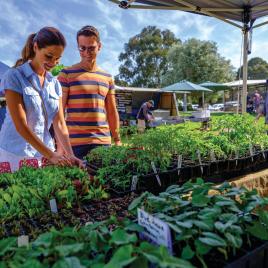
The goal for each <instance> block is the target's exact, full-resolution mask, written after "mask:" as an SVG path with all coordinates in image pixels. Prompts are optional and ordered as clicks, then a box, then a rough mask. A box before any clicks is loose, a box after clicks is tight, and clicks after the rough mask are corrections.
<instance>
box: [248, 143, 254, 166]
mask: <svg viewBox="0 0 268 268" xmlns="http://www.w3.org/2000/svg"><path fill="white" fill-rule="evenodd" d="M249 153H250V156H251V161H252V162H253V161H254V159H253V147H252V144H250V145H249Z"/></svg>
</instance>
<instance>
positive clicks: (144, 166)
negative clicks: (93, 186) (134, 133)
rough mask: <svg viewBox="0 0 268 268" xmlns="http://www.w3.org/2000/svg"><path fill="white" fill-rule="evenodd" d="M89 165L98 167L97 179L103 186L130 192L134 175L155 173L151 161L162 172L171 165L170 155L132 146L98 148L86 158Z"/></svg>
mask: <svg viewBox="0 0 268 268" xmlns="http://www.w3.org/2000/svg"><path fill="white" fill-rule="evenodd" d="M115 156H116V157H115ZM86 160H87V161H88V163H91V164H92V165H96V166H97V167H98V169H97V175H96V177H97V179H98V180H99V181H100V183H101V184H104V185H108V186H110V187H111V188H113V189H117V190H121V191H122V190H129V189H130V186H131V181H132V176H133V175H138V176H142V175H146V174H148V173H153V170H152V166H151V161H153V162H154V163H155V165H156V166H157V167H159V168H160V169H161V170H166V168H167V167H168V166H169V165H170V154H169V156H168V158H164V156H163V154H160V155H159V154H158V155H156V154H154V152H152V151H148V150H143V149H142V148H133V147H130V146H111V147H97V148H95V149H93V150H92V151H91V152H90V154H88V155H87V156H86Z"/></svg>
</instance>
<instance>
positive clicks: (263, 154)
mask: <svg viewBox="0 0 268 268" xmlns="http://www.w3.org/2000/svg"><path fill="white" fill-rule="evenodd" d="M261 150H262V156H263V159H266V156H265V153H264V151H263V148H261Z"/></svg>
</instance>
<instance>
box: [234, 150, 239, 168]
mask: <svg viewBox="0 0 268 268" xmlns="http://www.w3.org/2000/svg"><path fill="white" fill-rule="evenodd" d="M238 158H239V152H238V150H235V159H236V160H235V166H237V164H238Z"/></svg>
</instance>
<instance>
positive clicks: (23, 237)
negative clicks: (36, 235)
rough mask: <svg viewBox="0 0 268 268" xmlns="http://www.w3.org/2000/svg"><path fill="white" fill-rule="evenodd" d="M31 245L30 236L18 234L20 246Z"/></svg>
mask: <svg viewBox="0 0 268 268" xmlns="http://www.w3.org/2000/svg"><path fill="white" fill-rule="evenodd" d="M28 246H29V236H28V235H21V236H18V247H28Z"/></svg>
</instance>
